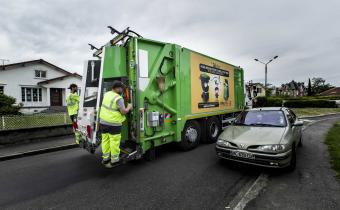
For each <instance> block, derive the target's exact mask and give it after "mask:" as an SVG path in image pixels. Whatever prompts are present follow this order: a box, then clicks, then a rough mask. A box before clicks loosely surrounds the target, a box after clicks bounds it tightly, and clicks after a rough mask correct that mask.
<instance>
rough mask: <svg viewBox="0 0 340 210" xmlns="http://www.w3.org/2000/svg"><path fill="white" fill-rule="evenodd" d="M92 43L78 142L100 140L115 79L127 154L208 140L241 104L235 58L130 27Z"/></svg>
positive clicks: (93, 144) (150, 153) (149, 154)
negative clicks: (123, 106)
mask: <svg viewBox="0 0 340 210" xmlns="http://www.w3.org/2000/svg"><path fill="white" fill-rule="evenodd" d="M109 28H110V29H111V33H112V34H113V35H112V36H113V38H112V39H111V40H109V41H108V43H106V44H104V45H103V46H101V47H95V46H94V45H92V44H89V45H90V46H91V49H92V50H94V53H93V56H94V57H95V59H92V60H88V61H86V62H85V65H84V66H85V68H84V73H83V81H82V87H81V102H80V106H79V113H78V119H77V132H79V133H80V134H81V136H82V143H81V146H82V147H83V148H85V149H86V150H88V151H89V152H91V153H94V152H95V150H96V148H97V147H98V146H99V145H100V142H101V138H100V137H101V134H100V130H99V112H100V106H101V102H102V98H103V94H104V93H105V92H107V91H110V90H112V83H113V81H116V80H118V81H121V82H122V83H124V84H125V88H124V91H123V98H124V101H125V102H126V103H131V104H132V107H133V108H132V110H131V112H130V113H129V114H128V115H127V120H126V121H125V122H124V123H123V126H122V140H121V155H124V157H125V159H127V160H133V159H140V158H142V157H143V156H145V157H146V158H150V159H152V158H154V156H155V148H157V147H159V146H161V145H164V144H169V143H177V144H178V146H179V147H180V148H181V149H183V150H191V149H193V148H195V147H197V145H198V144H199V143H200V142H201V143H213V142H215V141H216V140H217V138H218V135H219V134H220V132H221V131H222V130H223V129H224V128H225V127H226V126H228V124H229V123H230V121H231V120H232V119H233V118H235V116H236V115H237V114H238V113H240V112H241V111H242V110H243V109H244V107H245V102H244V100H245V97H244V73H243V69H242V68H241V67H239V66H235V65H232V64H229V63H227V62H224V61H221V60H218V59H215V58H212V57H210V56H207V55H204V54H202V53H199V52H195V51H193V50H190V49H187V48H185V47H181V46H180V45H177V44H172V43H166V42H161V41H155V40H151V39H147V38H143V37H141V36H140V35H139V34H138V33H136V32H134V31H132V30H130V29H129V28H127V29H125V30H123V31H121V32H119V31H118V30H116V29H114V28H113V27H110V26H109Z"/></svg>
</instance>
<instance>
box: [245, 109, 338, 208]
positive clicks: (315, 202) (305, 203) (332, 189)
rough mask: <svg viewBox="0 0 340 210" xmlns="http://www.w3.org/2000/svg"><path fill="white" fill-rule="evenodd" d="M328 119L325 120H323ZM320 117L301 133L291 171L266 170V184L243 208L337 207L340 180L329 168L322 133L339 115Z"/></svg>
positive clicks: (336, 120)
mask: <svg viewBox="0 0 340 210" xmlns="http://www.w3.org/2000/svg"><path fill="white" fill-rule="evenodd" d="M327 118H329V119H328V120H325V119H327ZM313 120H321V121H319V122H316V123H314V124H312V125H311V126H309V127H307V128H306V129H305V130H304V132H303V147H301V148H299V149H298V152H297V167H296V170H295V171H294V172H293V173H284V174H281V173H278V172H276V173H275V172H272V173H269V181H268V183H267V186H266V187H265V188H264V189H263V190H262V192H261V193H260V195H259V196H258V197H257V198H256V199H254V200H253V201H251V202H250V203H248V205H247V207H246V209H261V210H266V209H268V210H272V209H284V210H287V209H299V210H303V209H306V210H310V209H318V210H319V209H322V210H327V209H340V182H339V180H336V178H335V171H333V169H331V165H330V162H329V154H328V151H327V145H325V144H324V139H325V135H326V133H327V131H328V129H329V128H331V127H332V125H333V123H334V122H338V121H340V115H334V116H328V117H319V118H314V119H313Z"/></svg>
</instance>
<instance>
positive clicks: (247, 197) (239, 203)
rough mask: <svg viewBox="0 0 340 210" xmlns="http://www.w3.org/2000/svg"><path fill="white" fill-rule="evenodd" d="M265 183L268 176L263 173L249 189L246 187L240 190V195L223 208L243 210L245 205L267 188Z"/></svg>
mask: <svg viewBox="0 0 340 210" xmlns="http://www.w3.org/2000/svg"><path fill="white" fill-rule="evenodd" d="M267 182H268V175H267V174H264V173H262V174H260V175H259V176H258V177H257V179H256V180H255V181H254V183H253V184H252V185H251V186H250V187H249V186H248V185H247V186H245V187H244V189H241V190H240V193H239V194H238V195H237V196H236V197H235V198H234V199H233V200H232V201H231V202H230V203H229V205H228V206H226V207H225V208H226V209H233V210H243V209H244V207H246V205H247V203H248V202H249V201H251V200H253V199H254V198H256V196H257V195H258V194H259V193H260V191H261V190H262V189H263V188H264V187H265V186H267ZM248 187H249V188H248Z"/></svg>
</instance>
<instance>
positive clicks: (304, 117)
mask: <svg viewBox="0 0 340 210" xmlns="http://www.w3.org/2000/svg"><path fill="white" fill-rule="evenodd" d="M333 115H340V112H338V113H329V114H319V115H313V116H303V117H298V118H299V119H310V118H316V117H328V116H333Z"/></svg>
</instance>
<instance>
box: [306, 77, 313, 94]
mask: <svg viewBox="0 0 340 210" xmlns="http://www.w3.org/2000/svg"><path fill="white" fill-rule="evenodd" d="M312 94H313V93H312V83H311V81H310V78H308V88H307V95H308V96H311V95H312Z"/></svg>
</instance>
